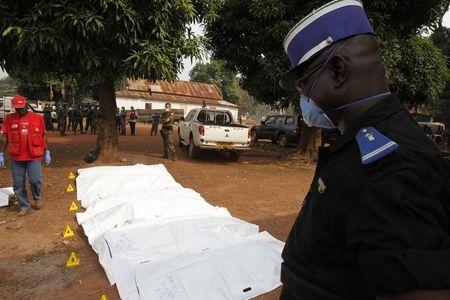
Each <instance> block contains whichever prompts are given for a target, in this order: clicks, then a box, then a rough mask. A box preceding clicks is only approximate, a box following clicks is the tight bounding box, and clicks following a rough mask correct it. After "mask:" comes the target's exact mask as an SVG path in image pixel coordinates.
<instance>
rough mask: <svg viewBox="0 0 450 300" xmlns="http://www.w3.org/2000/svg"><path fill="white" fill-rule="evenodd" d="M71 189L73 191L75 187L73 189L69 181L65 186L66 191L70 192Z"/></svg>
mask: <svg viewBox="0 0 450 300" xmlns="http://www.w3.org/2000/svg"><path fill="white" fill-rule="evenodd" d="M73 191H75V189H74V188H73V186H72V185H71V184H70V183H69V185H68V186H67V192H68V193H71V192H73Z"/></svg>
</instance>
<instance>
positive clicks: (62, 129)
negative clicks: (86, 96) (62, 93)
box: [58, 103, 68, 136]
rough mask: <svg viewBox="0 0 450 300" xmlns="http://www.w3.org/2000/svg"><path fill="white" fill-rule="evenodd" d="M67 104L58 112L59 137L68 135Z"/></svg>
mask: <svg viewBox="0 0 450 300" xmlns="http://www.w3.org/2000/svg"><path fill="white" fill-rule="evenodd" d="M67 115H68V110H67V104H66V103H64V104H63V105H62V106H61V107H60V108H59V112H58V120H59V123H58V128H59V135H61V136H65V135H66V128H67Z"/></svg>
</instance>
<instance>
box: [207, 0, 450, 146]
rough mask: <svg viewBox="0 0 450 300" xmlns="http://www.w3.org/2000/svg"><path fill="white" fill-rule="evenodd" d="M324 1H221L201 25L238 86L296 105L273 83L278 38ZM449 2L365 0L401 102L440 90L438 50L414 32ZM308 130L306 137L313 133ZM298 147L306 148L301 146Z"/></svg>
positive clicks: (282, 65)
mask: <svg viewBox="0 0 450 300" xmlns="http://www.w3.org/2000/svg"><path fill="white" fill-rule="evenodd" d="M327 2H329V0H311V1H296V0H253V1H241V0H224V1H223V2H222V5H221V6H220V8H219V9H218V11H217V14H218V16H219V17H218V18H216V19H214V20H212V21H211V22H207V24H206V33H207V36H208V37H209V38H210V39H211V48H212V49H211V50H212V51H213V53H214V55H215V57H217V58H219V59H224V60H225V61H226V62H227V66H228V67H229V68H230V69H233V70H237V71H238V72H239V73H240V74H241V75H242V83H243V88H245V89H246V90H248V91H249V92H250V94H251V95H253V96H254V97H255V98H256V99H258V100H260V101H262V102H265V103H267V104H271V105H273V104H277V105H279V106H287V105H288V104H289V103H298V100H299V96H298V95H296V94H295V93H287V92H284V91H283V90H281V89H280V87H279V85H278V81H279V79H280V77H281V76H282V75H283V74H284V73H285V72H286V71H287V70H289V68H290V65H289V61H288V59H287V56H286V55H285V53H284V50H283V47H282V44H283V40H284V38H285V36H286V34H287V33H288V31H289V30H290V29H291V28H292V27H293V26H294V25H295V24H296V23H297V22H298V21H299V20H300V19H301V18H303V17H304V16H306V15H307V14H308V13H309V12H311V11H312V10H313V9H314V8H317V7H319V6H320V5H322V4H325V3H327ZM448 3H449V0H405V1H398V0H379V1H375V0H373V1H364V5H365V9H366V11H367V12H368V15H369V18H370V20H371V23H372V24H373V26H374V29H375V31H376V32H377V34H378V36H379V38H380V40H381V41H382V51H383V58H384V60H385V62H386V65H387V69H388V75H389V80H390V83H391V86H392V89H393V90H394V91H398V92H400V93H401V96H402V99H403V100H406V101H409V100H410V101H411V102H413V101H420V102H428V101H435V100H436V99H437V97H438V96H439V93H440V92H441V91H442V89H443V84H442V74H443V73H442V72H443V71H442V70H444V69H443V68H442V55H441V53H440V52H439V51H436V49H435V47H434V46H433V44H432V43H430V42H429V41H428V40H426V39H423V38H418V37H415V35H416V34H418V33H419V31H420V29H421V28H423V27H424V26H432V25H433V24H435V22H436V20H437V19H438V18H440V17H441V16H442V15H443V13H442V11H446V9H447V8H448ZM411 47H412V48H411ZM424 66H425V67H426V68H424ZM419 78H422V79H425V78H426V80H427V82H423V83H422V84H421V85H420V89H421V91H419V90H417V87H416V86H414V85H413V84H408V82H407V81H408V80H411V79H414V82H417V81H418V79H419ZM430 82H432V83H433V84H428V83H430ZM307 131H308V129H307V128H304V132H307ZM312 131H314V130H311V131H309V134H308V135H311V134H314V132H312ZM306 137H307V138H306V139H307V140H312V139H311V138H310V137H309V136H306ZM303 142H304V141H303ZM301 143H302V142H301ZM308 144H309V143H308ZM302 148H303V149H304V150H306V149H307V147H305V145H303V146H302ZM309 152H310V151H309Z"/></svg>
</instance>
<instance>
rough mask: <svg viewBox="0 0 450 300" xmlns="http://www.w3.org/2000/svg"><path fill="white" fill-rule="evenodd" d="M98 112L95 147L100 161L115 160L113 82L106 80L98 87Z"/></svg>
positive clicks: (115, 139)
mask: <svg viewBox="0 0 450 300" xmlns="http://www.w3.org/2000/svg"><path fill="white" fill-rule="evenodd" d="M98 96H99V102H100V111H99V116H98V123H97V124H98V128H97V146H98V148H99V154H98V159H99V160H100V161H104V162H106V161H112V160H115V159H117V157H118V153H117V143H118V140H117V130H116V110H117V105H116V94H115V91H114V80H112V79H108V80H105V81H104V82H103V83H101V84H99V86H98Z"/></svg>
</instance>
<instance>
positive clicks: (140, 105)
mask: <svg viewBox="0 0 450 300" xmlns="http://www.w3.org/2000/svg"><path fill="white" fill-rule="evenodd" d="M116 103H117V107H119V108H121V107H122V106H123V107H125V109H126V110H129V109H130V108H131V106H133V107H134V109H145V104H146V103H151V105H152V109H164V105H165V104H166V102H165V101H158V100H148V99H137V98H124V97H116ZM170 104H171V105H172V108H173V109H183V110H184V116H185V117H186V115H187V114H188V113H189V112H190V111H191V110H192V109H194V108H201V107H202V105H201V104H193V103H192V104H191V103H179V102H170ZM210 107H214V108H217V109H224V110H228V111H230V112H231V114H232V115H233V118H234V120H235V121H236V120H237V118H238V111H239V108H238V107H228V106H220V105H217V106H210Z"/></svg>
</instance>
